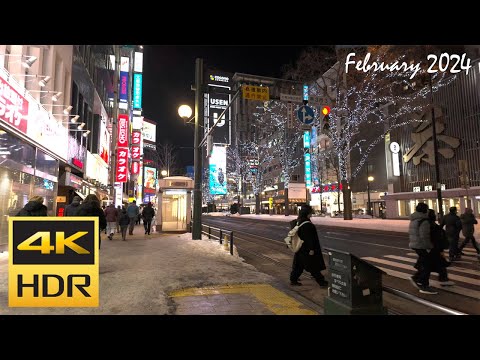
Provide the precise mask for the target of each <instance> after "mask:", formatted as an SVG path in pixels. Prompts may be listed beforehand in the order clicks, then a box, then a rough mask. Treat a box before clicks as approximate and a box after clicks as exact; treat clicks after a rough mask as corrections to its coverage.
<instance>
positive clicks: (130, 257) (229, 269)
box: [0, 226, 316, 315]
mask: <svg viewBox="0 0 480 360" xmlns="http://www.w3.org/2000/svg"><path fill="white" fill-rule="evenodd" d="M142 230H143V229H142V227H141V226H140V227H136V229H135V235H133V237H127V241H121V240H120V237H119V236H118V234H115V237H114V240H113V241H109V240H108V239H106V238H105V236H104V235H103V234H102V248H101V250H100V306H99V307H98V308H80V307H79V308H18V307H17V308H9V307H8V254H7V253H6V252H5V253H0V315H4V314H52V315H53V314H104V315H107V314H109V315H111V314H135V315H166V314H177V313H178V314H197V313H198V314H244V313H245V314H267V313H271V314H274V313H277V314H278V313H282V312H281V311H280V312H276V311H273V312H272V311H271V309H270V310H268V309H267V308H268V306H264V305H265V304H262V297H261V295H259V296H257V297H256V299H257V300H258V301H257V303H258V304H256V305H255V304H253V302H252V301H251V300H252V299H254V298H255V296H256V295H258V294H265V290H267V292H268V291H270V293H275V294H276V295H277V296H280V298H281V297H282V296H283V300H282V301H284V302H285V301H286V302H288V301H290V303H291V300H294V299H293V298H292V297H291V296H292V295H291V294H290V296H288V295H286V294H285V293H284V292H282V291H279V290H278V284H277V286H276V287H277V288H274V287H273V286H272V284H273V283H274V278H272V277H271V276H269V275H267V274H264V273H260V272H258V271H257V270H256V269H255V268H254V267H253V266H251V265H249V264H246V263H245V262H244V261H243V260H242V259H241V258H239V257H238V256H232V255H230V253H229V251H226V250H225V248H224V246H223V245H220V244H219V243H218V241H213V240H208V239H207V238H206V237H205V239H203V240H191V236H192V235H191V234H190V233H186V234H180V235H179V234H152V235H150V236H147V235H143V232H142ZM241 284H243V285H241ZM246 284H250V285H251V286H250V287H248V288H247V287H246V286H247V285H246ZM182 289H190V290H187V291H186V292H184V293H182ZM192 289H193V290H192ZM287 292H288V290H287ZM172 294H175V295H172ZM194 295H197V296H196V297H195V299H200V300H202V298H203V302H202V303H201V304H198V302H195V301H192V296H194ZM198 295H205V296H203V297H202V296H198ZM217 295H221V296H217ZM172 296H177V298H175V297H172ZM180 297H182V299H180ZM241 298H243V305H240V307H238V306H237V305H235V304H239V303H242V299H241ZM268 298H269V297H268ZM175 299H179V301H178V302H177V301H175ZM285 299H286V300H285ZM182 300H183V301H182ZM206 300H209V301H206ZM265 301H269V299H266V300H265ZM294 301H295V300H294ZM249 302H250V304H248V303H249ZM202 304H203V305H202ZM179 305H180V307H179ZM297 305H298V306H297V307H296V309H297V310H298V311H297V312H296V313H316V312H313V311H311V310H308V309H307V308H305V307H304V306H303V303H298V302H297ZM238 309H239V310H238ZM247 310H248V311H247ZM283 311H284V313H288V312H285V311H287V310H285V309H283Z"/></svg>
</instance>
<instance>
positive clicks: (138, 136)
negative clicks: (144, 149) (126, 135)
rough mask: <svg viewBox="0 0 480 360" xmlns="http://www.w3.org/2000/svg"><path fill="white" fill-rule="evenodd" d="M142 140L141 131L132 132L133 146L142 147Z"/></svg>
mask: <svg viewBox="0 0 480 360" xmlns="http://www.w3.org/2000/svg"><path fill="white" fill-rule="evenodd" d="M141 138H142V132H141V131H140V130H133V131H132V145H138V146H140V142H141Z"/></svg>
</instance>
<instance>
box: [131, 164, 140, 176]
mask: <svg viewBox="0 0 480 360" xmlns="http://www.w3.org/2000/svg"><path fill="white" fill-rule="evenodd" d="M139 172H140V162H138V161H132V168H131V170H130V173H131V174H132V175H137V174H138V173H139Z"/></svg>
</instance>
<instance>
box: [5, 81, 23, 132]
mask: <svg viewBox="0 0 480 360" xmlns="http://www.w3.org/2000/svg"><path fill="white" fill-rule="evenodd" d="M0 120H2V121H5V122H6V123H8V124H9V125H11V126H13V127H15V128H17V129H18V130H20V131H21V132H23V133H24V134H26V133H27V120H28V101H27V100H26V99H25V98H24V97H23V96H22V95H20V94H19V93H18V92H17V91H16V90H15V89H14V88H13V87H11V86H10V84H9V83H7V82H6V81H5V80H4V79H3V78H2V77H0Z"/></svg>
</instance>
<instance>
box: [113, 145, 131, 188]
mask: <svg viewBox="0 0 480 360" xmlns="http://www.w3.org/2000/svg"><path fill="white" fill-rule="evenodd" d="M116 170H117V174H116V177H115V181H116V182H126V181H127V175H128V148H122V149H118V150H117V169H116Z"/></svg>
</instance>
